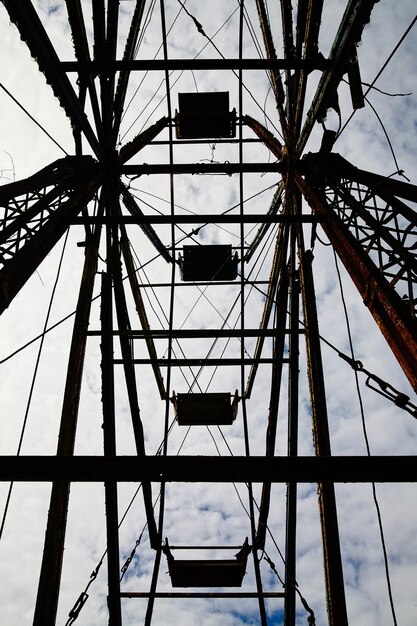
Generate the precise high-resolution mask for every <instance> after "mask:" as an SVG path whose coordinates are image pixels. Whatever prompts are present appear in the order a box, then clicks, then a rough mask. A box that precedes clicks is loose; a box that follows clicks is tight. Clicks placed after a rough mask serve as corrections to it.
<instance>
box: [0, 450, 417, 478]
mask: <svg viewBox="0 0 417 626" xmlns="http://www.w3.org/2000/svg"><path fill="white" fill-rule="evenodd" d="M0 480H1V481H11V480H13V481H19V482H22V481H24V482H26V481H28V482H31V481H33V482H39V481H43V482H48V481H49V482H51V481H53V480H65V481H71V482H103V481H105V480H115V481H117V482H141V481H142V480H149V481H151V482H155V483H160V482H161V480H163V481H166V482H186V483H187V482H191V483H195V482H207V483H213V482H218V483H222V482H228V483H230V482H237V483H244V482H252V483H262V482H264V481H265V480H267V481H271V482H273V483H286V482H288V481H290V480H294V481H296V482H298V483H308V484H312V483H325V482H331V483H371V482H375V483H378V482H380V483H387V482H388V483H403V482H404V483H414V482H417V456H373V457H367V456H362V457H361V456H359V457H358V456H339V457H337V456H332V457H306V456H299V457H296V458H290V457H271V458H267V457H259V456H251V457H246V456H244V457H242V456H234V457H225V456H223V457H219V456H157V457H149V456H148V457H144V458H142V459H140V458H138V457H137V456H123V457H122V456H115V457H99V456H74V457H56V456H20V457H16V456H0Z"/></svg>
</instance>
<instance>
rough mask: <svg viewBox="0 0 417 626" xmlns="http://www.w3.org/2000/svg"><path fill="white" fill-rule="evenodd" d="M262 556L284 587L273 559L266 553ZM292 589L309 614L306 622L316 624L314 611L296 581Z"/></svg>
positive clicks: (312, 625)
mask: <svg viewBox="0 0 417 626" xmlns="http://www.w3.org/2000/svg"><path fill="white" fill-rule="evenodd" d="M263 558H264V559H265V561H266V562H267V563H269V566H270V568H271V569H272V571H273V572H274V574H275V576H276V577H277V578H278V580H279V581H280V582H281V584H282V586H283V587H285V584H284V583H283V581H282V578H281V576H280V575H279V574H278V571H277V569H276V567H275V563H274V562H273V561H271V559H270V558H269V556H268V555H267V554H266V553H264V554H263ZM294 589H295V591H296V593H297V594H298V596H299V598H300V600H301V604H302V605H303V607H304V608H305V610H306V611H307V613H308V614H309V615H308V618H307V624H309V625H310V626H316V618H315V615H314V611H313V609H311V608H310V607H309V606H308V604H307V601H306V599H305V598H304V597H303V596H302V594H301V592H300V590H299V589H298V583H297V582H294Z"/></svg>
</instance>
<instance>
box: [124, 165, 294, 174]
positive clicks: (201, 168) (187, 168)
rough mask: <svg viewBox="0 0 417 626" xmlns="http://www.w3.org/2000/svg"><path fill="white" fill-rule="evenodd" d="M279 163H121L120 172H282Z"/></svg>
mask: <svg viewBox="0 0 417 626" xmlns="http://www.w3.org/2000/svg"><path fill="white" fill-rule="evenodd" d="M282 169H283V168H282V164H281V163H238V162H236V163H174V164H172V165H170V164H169V163H160V164H157V163H155V164H154V163H152V164H149V163H141V164H140V165H123V166H122V167H121V173H122V174H126V175H128V176H148V175H150V174H173V175H178V174H228V175H231V174H238V173H240V172H243V173H245V172H255V173H256V172H282Z"/></svg>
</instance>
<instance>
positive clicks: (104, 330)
mask: <svg viewBox="0 0 417 626" xmlns="http://www.w3.org/2000/svg"><path fill="white" fill-rule="evenodd" d="M107 254H108V255H111V248H110V247H109V245H108V246H107ZM112 308H113V302H112V279H111V274H108V273H103V274H102V277H101V358H102V361H101V375H102V391H101V394H102V403H103V438H104V455H105V456H116V424H115V406H114V366H113V311H112ZM104 491H105V502H106V531H107V569H108V572H107V576H108V592H109V595H108V607H109V626H121V624H122V614H121V606H120V583H119V571H120V563H119V531H118V511H117V483H116V482H115V481H106V482H105V483H104Z"/></svg>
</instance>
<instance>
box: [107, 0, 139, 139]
mask: <svg viewBox="0 0 417 626" xmlns="http://www.w3.org/2000/svg"><path fill="white" fill-rule="evenodd" d="M144 8H145V0H137V1H136V6H135V10H134V12H133V16H132V21H131V23H130V29H129V34H128V36H127V40H126V46H125V50H124V53H123V62H125V63H126V62H128V61H133V60H134V57H135V53H136V44H137V42H138V37H139V32H140V26H141V23H142V17H143V10H144ZM129 77H130V70H129V69H128V68H126V69H124V70H122V71H121V72H120V74H119V78H118V81H117V88H116V94H115V97H114V107H113V116H114V117H113V132H114V134H115V135H116V136H117V134H118V132H119V129H120V121H121V118H122V114H123V107H124V103H125V98H126V92H127V86H128V83H129Z"/></svg>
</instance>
